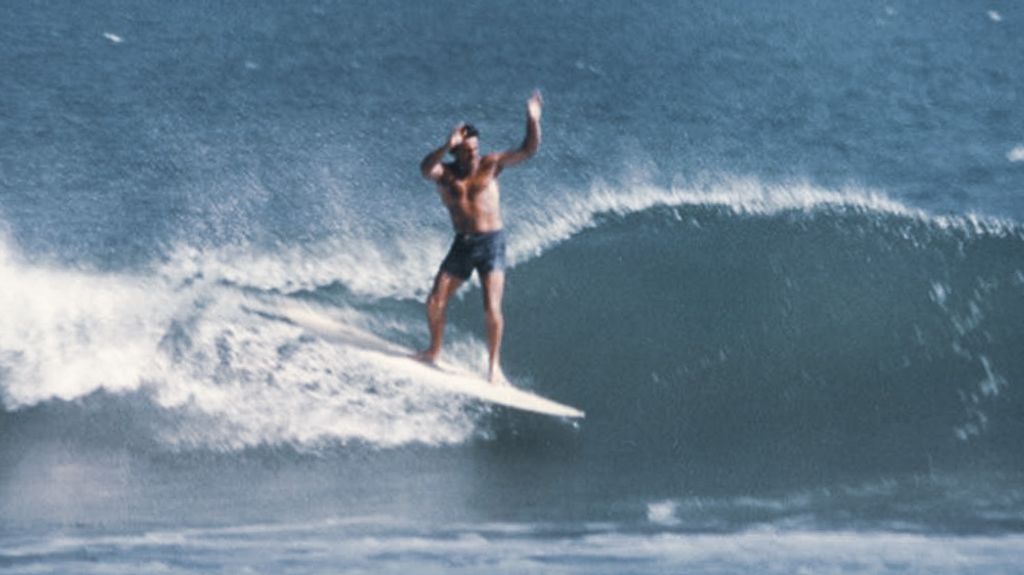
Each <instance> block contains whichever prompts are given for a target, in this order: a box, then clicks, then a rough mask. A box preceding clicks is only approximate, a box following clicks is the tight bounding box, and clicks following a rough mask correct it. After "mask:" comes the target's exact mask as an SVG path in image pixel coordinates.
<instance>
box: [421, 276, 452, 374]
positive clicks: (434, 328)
mask: <svg viewBox="0 0 1024 575" xmlns="http://www.w3.org/2000/svg"><path fill="white" fill-rule="evenodd" d="M462 282H463V280H461V279H459V278H458V277H455V276H453V275H451V274H449V273H448V272H446V271H444V270H441V271H439V272H437V277H435V278H434V288H433V289H432V290H430V296H429V297H427V326H428V327H429V328H430V347H428V348H427V349H424V350H422V351H420V352H419V353H417V354H416V356H415V357H416V359H418V360H420V361H425V362H427V363H435V362H436V361H437V358H438V356H440V355H441V345H442V343H443V340H444V321H445V311H446V310H447V309H448V300H449V299H451V297H452V294H454V293H455V292H456V290H458V289H459V286H461V285H462Z"/></svg>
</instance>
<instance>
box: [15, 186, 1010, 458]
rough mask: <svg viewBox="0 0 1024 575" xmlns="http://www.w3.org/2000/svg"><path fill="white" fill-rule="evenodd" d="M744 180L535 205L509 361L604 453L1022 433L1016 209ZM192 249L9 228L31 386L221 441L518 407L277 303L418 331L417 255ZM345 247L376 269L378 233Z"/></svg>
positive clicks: (518, 255) (20, 386)
mask: <svg viewBox="0 0 1024 575" xmlns="http://www.w3.org/2000/svg"><path fill="white" fill-rule="evenodd" d="M730 189H732V190H733V191H732V192H731V193H729V194H725V193H718V194H716V193H714V192H713V191H707V190H704V191H686V192H684V191H680V190H658V189H652V188H643V189H637V190H632V191H631V192H628V193H621V194H618V195H611V194H610V193H609V192H608V190H604V189H595V190H594V191H593V192H592V194H591V196H590V197H589V199H588V200H586V201H582V200H581V201H580V202H578V205H577V207H576V208H575V209H567V210H566V211H564V212H562V213H561V214H560V215H558V216H549V218H550V220H551V222H550V223H549V224H548V225H546V226H541V227H540V228H537V229H538V230H539V231H536V230H535V231H536V233H529V232H530V228H529V227H528V226H525V225H520V227H519V228H515V227H514V228H513V234H514V235H513V243H512V247H511V250H512V252H513V254H514V258H513V259H515V260H517V261H518V263H517V265H516V266H515V267H514V268H513V270H512V271H511V272H510V280H509V289H508V292H507V299H506V310H505V311H506V316H507V322H508V331H507V335H506V341H505V347H504V349H505V356H506V363H507V368H508V370H509V372H510V373H511V374H512V376H513V377H518V378H519V379H520V381H523V382H526V384H527V385H531V383H530V382H533V383H532V385H536V387H537V388H538V390H539V391H541V392H542V393H544V394H546V395H549V396H552V397H555V398H558V399H560V400H562V401H565V402H568V403H571V404H574V405H578V406H580V407H581V408H583V409H585V410H586V411H587V412H588V414H589V418H588V420H587V422H586V424H585V426H586V433H587V435H588V437H589V438H591V439H588V444H587V445H588V449H591V448H592V449H593V450H594V451H595V453H594V456H595V457H596V459H597V460H607V461H617V460H618V458H626V459H627V460H633V459H636V458H639V459H640V460H642V461H647V462H655V461H660V462H663V463H666V464H672V463H673V462H674V463H678V464H682V463H683V462H686V461H689V460H690V459H692V458H698V459H704V458H707V459H708V460H709V461H712V462H718V463H723V462H734V463H735V462H746V463H745V465H749V466H751V469H753V468H755V467H756V465H753V462H761V463H764V462H766V461H776V462H780V461H784V462H789V463H794V462H800V461H807V462H809V461H813V462H814V464H813V467H814V468H815V469H818V470H821V469H827V468H830V467H836V468H840V469H845V470H856V469H862V468H867V469H871V468H873V467H878V466H881V467H882V468H886V467H888V466H896V467H908V466H909V467H910V468H921V467H922V466H928V465H931V464H932V463H934V462H935V461H936V460H943V458H945V457H953V458H954V460H957V461H959V460H960V459H961V458H963V457H967V456H976V455H977V454H978V453H979V452H984V453H994V454H1006V453H1012V450H1013V446H1014V445H1016V444H1017V442H1018V441H1019V440H1020V438H1021V433H1022V427H1021V421H1020V418H1018V417H1016V416H1015V414H1017V413H1019V410H1020V409H1021V404H1020V400H1019V394H1018V393H1017V392H1016V391H1015V386H1014V384H1013V382H1015V381H1019V380H1020V378H1021V376H1022V375H1024V374H1022V370H1024V363H1022V360H1021V359H1020V358H1019V357H1018V354H1017V353H1016V350H1018V349H1020V346H1021V343H1022V341H1021V339H1022V337H1024V336H1022V334H1021V333H1020V330H1019V326H1020V325H1021V319H1022V317H1021V316H1022V314H1024V306H1022V305H1021V298H1022V295H1024V271H1022V270H1024V240H1022V237H1021V234H1020V233H1019V231H1018V230H1017V229H1016V228H1014V227H1013V226H1012V225H1010V224H1003V223H998V222H988V223H986V222H984V221H978V220H972V219H966V218H962V219H955V218H929V217H928V216H926V215H925V214H922V213H917V212H914V211H913V210H909V209H906V208H901V207H899V205H898V204H895V203H892V202H888V201H887V200H885V199H884V198H883V197H880V196H872V195H866V196H863V197H862V198H861V199H860V200H856V199H849V198H851V197H852V196H850V195H849V194H847V195H839V194H834V195H830V194H828V193H826V192H823V191H820V190H818V191H815V190H806V189H801V188H793V189H787V190H783V191H780V190H774V191H773V190H768V189H761V190H760V191H759V192H758V193H757V194H756V195H752V194H751V189H750V188H743V187H739V188H737V187H733V188H730ZM844 198H847V199H844ZM613 199H614V201H613ZM541 228H542V229H541ZM439 250H443V246H437V247H436V248H435V249H434V251H437V252H438V253H430V254H428V256H427V257H428V258H429V259H428V261H439V260H440V255H441V252H440V251H439ZM182 253H183V250H179V252H178V253H177V254H176V255H175V256H174V257H171V258H169V259H168V260H167V263H166V264H164V265H163V267H161V268H158V269H155V270H152V271H151V272H148V273H146V274H138V275H126V274H110V273H106V274H103V273H99V272H85V271H76V270H68V269H62V268H59V267H51V268H44V267H40V266H34V265H29V264H26V263H24V262H20V261H19V258H18V256H17V254H11V253H8V255H7V256H6V257H5V258H4V260H3V271H4V277H5V279H6V282H5V284H6V285H7V286H8V289H7V290H5V295H4V298H3V300H0V301H2V302H3V310H0V311H2V313H3V315H4V317H5V318H7V321H6V322H5V325H4V328H3V331H2V333H0V338H2V339H0V348H2V349H4V354H3V356H2V360H3V372H2V373H3V379H2V381H3V388H2V389H3V399H4V405H5V406H6V409H7V411H9V412H11V411H14V412H19V411H26V410H28V411H31V408H38V407H39V406H45V405H47V404H49V403H52V402H53V401H63V402H67V401H76V402H81V401H83V400H85V401H86V402H95V403H99V404H102V403H103V402H112V401H124V399H123V398H124V397H132V398H134V399H133V400H132V401H138V402H141V403H142V404H144V405H146V406H147V407H146V408H145V409H153V408H155V409H156V412H157V416H155V417H139V418H136V419H138V420H141V421H146V422H147V423H146V425H152V426H153V428H152V429H150V430H149V431H148V432H147V434H148V435H149V436H152V437H153V438H154V439H155V440H156V441H157V442H158V443H159V444H162V445H164V446H173V447H175V448H182V447H184V448H189V447H201V448H213V449H217V450H237V449H241V448H246V447H253V446H259V445H271V446H273V445H288V446H292V447H298V448H300V449H318V448H320V447H323V446H324V445H330V444H332V443H337V442H342V443H345V442H348V441H359V442H364V443H368V444H370V445H377V446H398V445H403V444H410V443H420V444H427V445H441V444H451V443H463V442H465V441H467V440H469V439H471V438H474V437H480V436H481V434H483V435H484V436H487V435H493V434H494V433H498V432H500V431H501V427H500V426H498V427H497V428H495V427H494V425H493V422H490V423H489V422H488V420H487V418H484V419H483V420H481V416H482V414H483V413H484V412H483V411H481V410H480V409H479V408H477V407H474V406H472V405H471V404H468V403H466V402H461V401H458V400H455V399H452V398H441V397H437V396H432V395H431V394H430V393H428V392H426V391H424V390H417V388H416V387H415V386H414V385H410V382H408V381H404V380H403V378H402V377H401V376H400V375H396V374H389V373H388V372H387V370H385V369H382V368H380V367H377V366H375V365H374V364H373V361H372V359H368V358H367V357H365V356H361V355H360V354H359V353H358V352H357V351H353V350H351V349H346V348H345V346H338V345H336V344H334V343H332V342H330V341H325V340H323V339H322V338H318V337H317V336H316V335H315V334H310V333H307V332H304V330H303V329H302V328H301V327H299V326H296V325H294V324H290V323H287V322H282V321H275V320H274V319H273V317H272V316H270V317H268V316H267V315H266V314H260V313H254V312H253V310H254V309H257V310H258V309H271V310H274V309H286V308H287V307H288V306H291V307H293V308H294V307H296V306H297V307H300V308H302V309H303V310H305V311H306V312H309V313H312V314H314V315H319V316H320V317H323V318H325V320H328V321H336V322H340V323H342V324H345V325H352V326H355V327H358V328H360V329H366V330H368V331H371V332H375V333H377V334H379V335H383V336H385V337H387V338H390V339H392V340H394V341H397V342H398V343H402V344H405V345H408V346H410V347H412V346H415V345H418V344H422V343H423V342H424V341H425V327H424V325H423V323H424V322H423V319H422V304H421V303H420V302H419V301H418V299H417V298H419V297H421V296H422V293H423V290H424V289H425V286H424V285H423V282H421V283H420V284H419V285H418V286H417V285H415V282H413V281H411V280H406V287H404V288H402V287H396V286H401V283H400V282H399V281H398V278H401V277H402V276H401V270H395V269H388V270H387V272H386V273H385V272H381V275H382V276H383V277H382V278H381V281H380V283H379V284H376V285H375V284H372V283H366V282H360V281H352V282H348V283H346V282H343V281H336V282H332V283H329V284H326V285H323V286H322V287H317V285H316V280H315V277H314V278H313V279H311V280H309V281H308V282H306V281H303V282H300V286H299V287H295V286H294V284H293V283H292V280H291V279H282V278H297V277H301V273H302V271H303V270H310V269H312V270H324V269H327V267H328V266H325V265H324V263H323V262H321V261H318V260H317V259H316V258H315V257H314V258H313V259H310V260H305V259H303V255H304V254H305V255H307V256H308V252H285V253H281V254H278V255H277V256H276V258H275V257H274V256H273V255H272V254H263V255H261V256H259V257H260V258H263V259H264V260H265V261H268V262H271V263H272V265H268V266H264V267H260V266H249V265H247V264H245V265H241V266H239V265H237V261H238V260H235V265H226V264H225V263H224V260H223V254H224V252H223V251H220V252H211V253H209V254H207V253H200V252H188V254H189V256H188V257H184V256H182ZM250 257H251V259H256V256H250ZM347 259H351V263H350V264H349V265H348V267H346V265H345V264H344V263H342V262H344V261H346V260H347ZM369 260H370V261H376V260H375V258H372V257H371V258H369ZM243 261H244V260H243ZM425 265H429V264H425ZM330 267H333V268H335V269H340V270H342V271H341V272H339V274H340V275H341V277H345V274H346V273H351V274H353V277H356V276H358V273H357V272H359V271H365V269H366V268H365V266H363V265H362V261H361V260H360V258H359V257H358V256H357V255H355V254H347V255H343V256H340V257H338V258H336V259H334V260H332V261H331V266H330ZM240 269H246V270H248V273H249V275H248V276H240V275H239V274H238V270H240ZM266 269H270V270H271V271H269V272H267V273H265V274H264V275H262V276H260V277H259V279H255V280H254V279H253V278H254V275H255V274H258V273H259V272H260V270H266ZM289 270H292V271H289ZM346 270H347V271H346ZM388 273H390V274H393V278H394V280H389V279H388V277H387V274H388ZM314 275H315V274H314ZM423 276H425V273H421V274H419V278H420V279H423ZM278 282H283V283H278ZM307 284H308V287H305V286H306V285H307ZM367 286H369V287H367ZM373 287H375V288H376V289H377V293H376V294H374V293H372V292H371V293H367V291H368V290H370V289H372V288H373ZM289 290H290V291H289ZM396 292H397V293H396ZM470 292H472V293H469V292H467V293H464V294H463V295H462V297H460V299H459V300H458V301H456V302H454V303H453V305H452V309H451V310H450V319H449V321H450V326H449V353H450V354H451V356H452V358H453V360H454V361H456V362H459V363H462V364H464V365H466V366H467V367H470V368H471V369H478V370H479V369H480V367H481V365H482V362H483V356H484V355H485V353H484V347H483V344H482V341H481V340H482V335H481V327H480V324H481V318H480V312H479V301H478V294H477V293H475V292H473V290H472V289H471V290H470ZM115 397H120V398H121V399H117V400H115V399H114V398H115ZM138 409H143V408H142V407H139V408H138ZM8 417H10V416H8ZM111 425H113V426H115V427H116V426H118V425H121V423H120V422H114V423H112V424H111ZM499 436H501V434H500V433H499ZM1003 461H1004V463H1006V464H1008V465H1015V463H1013V461H1014V458H1006V459H1005V460H1003Z"/></svg>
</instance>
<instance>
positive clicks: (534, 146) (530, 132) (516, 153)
mask: <svg viewBox="0 0 1024 575" xmlns="http://www.w3.org/2000/svg"><path fill="white" fill-rule="evenodd" d="M543 106H544V100H542V99H541V97H540V90H534V91H533V95H532V96H530V99H529V100H528V101H527V102H526V138H525V139H523V145H521V146H519V149H517V150H509V151H507V152H501V153H499V154H498V166H499V168H505V167H508V166H514V165H516V164H518V163H520V162H524V161H526V160H528V159H529V158H530V157H531V156H533V155H534V154H536V153H537V150H538V149H539V148H540V113H541V108H542V107H543Z"/></svg>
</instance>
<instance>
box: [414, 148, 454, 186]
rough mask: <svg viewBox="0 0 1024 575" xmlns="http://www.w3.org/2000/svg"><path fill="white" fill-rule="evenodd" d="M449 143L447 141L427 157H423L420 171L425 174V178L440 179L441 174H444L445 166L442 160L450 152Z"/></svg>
mask: <svg viewBox="0 0 1024 575" xmlns="http://www.w3.org/2000/svg"><path fill="white" fill-rule="evenodd" d="M448 150H449V148H448V143H447V142H445V144H444V145H443V146H441V147H440V148H438V149H436V150H434V151H433V152H430V153H429V154H427V157H425V158H423V161H422V162H420V173H421V174H423V177H424V178H427V179H428V180H433V181H435V182H436V181H438V180H440V179H441V176H443V175H444V166H443V165H442V164H441V160H443V159H444V155H445V154H447V153H448Z"/></svg>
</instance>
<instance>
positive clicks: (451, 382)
mask: <svg viewBox="0 0 1024 575" xmlns="http://www.w3.org/2000/svg"><path fill="white" fill-rule="evenodd" d="M246 309H248V310H249V311H251V312H253V313H256V314H259V315H261V316H264V317H270V318H274V319H278V320H281V321H285V322H288V323H291V324H293V325H296V326H299V327H301V328H303V329H304V330H306V331H307V332H310V333H311V334H313V335H316V336H318V337H321V338H324V339H326V340H327V341H331V342H334V343H338V344H341V345H346V346H350V347H355V348H357V349H359V350H360V351H361V352H364V353H366V354H369V355H371V356H373V360H374V363H375V364H378V365H381V366H382V367H385V368H386V369H387V370H388V371H391V372H394V373H396V374H400V375H403V376H406V377H408V378H409V379H411V380H413V381H416V382H417V383H420V384H423V385H429V386H431V387H434V388H438V389H441V390H444V391H447V392H450V393H454V394H457V395H462V396H466V397H472V398H474V399H478V400H481V401H485V402H488V403H493V404H497V405H503V406H506V407H511V408H514V409H519V410H522V411H530V412H533V413H540V414H544V415H553V416H557V417H569V418H583V417H584V416H585V414H584V413H583V411H581V410H579V409H576V408H575V407H572V406H569V405H564V404H561V403H558V402H557V401H553V400H551V399H548V398H546V397H541V396H539V395H536V394H533V393H530V392H528V391H525V390H523V389H520V388H518V387H515V386H513V385H494V384H492V383H490V382H488V381H486V380H484V379H483V378H482V377H480V376H478V375H477V374H475V373H473V372H470V371H468V370H466V369H463V368H461V367H459V366H456V365H452V364H450V363H447V362H444V361H441V362H438V363H437V364H434V365H431V364H426V363H423V362H421V361H419V360H417V359H414V358H413V353H414V352H413V351H412V350H411V349H408V348H406V347H404V346H401V345H398V344H396V343H392V342H390V341H387V340H385V339H383V338H381V337H379V336H377V335H375V334H373V333H370V332H368V331H366V330H363V329H361V328H359V327H356V326H352V325H348V324H346V323H344V322H342V321H339V320H336V319H334V318H331V317H328V316H326V315H324V314H320V313H317V312H315V311H313V310H311V309H309V308H306V307H302V306H287V307H282V308H281V309H275V310H274V311H271V310H261V309H254V308H246Z"/></svg>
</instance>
